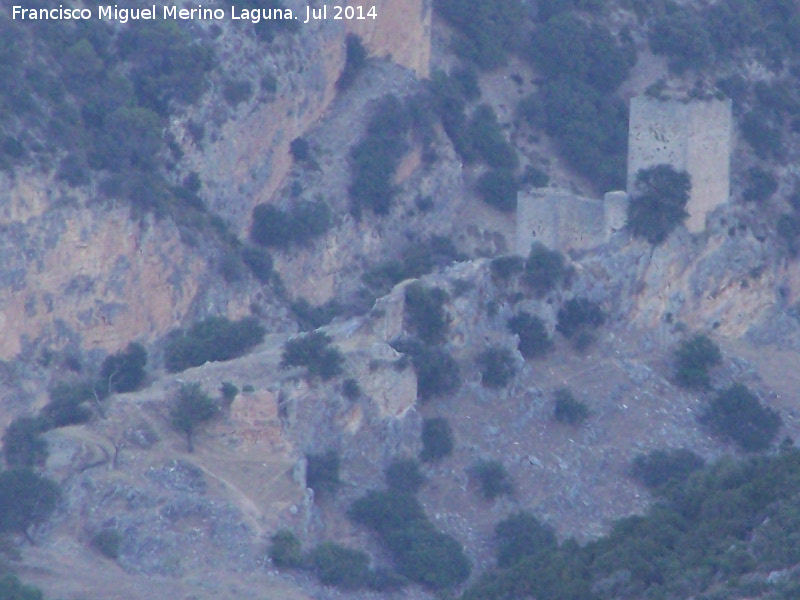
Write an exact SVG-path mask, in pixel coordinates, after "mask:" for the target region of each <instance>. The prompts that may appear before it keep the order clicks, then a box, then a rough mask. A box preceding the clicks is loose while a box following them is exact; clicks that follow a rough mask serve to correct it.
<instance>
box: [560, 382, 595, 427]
mask: <svg viewBox="0 0 800 600" xmlns="http://www.w3.org/2000/svg"><path fill="white" fill-rule="evenodd" d="M555 396H556V401H555V406H554V408H553V418H554V419H555V420H556V421H558V422H559V423H565V424H567V425H580V424H581V423H583V422H584V421H585V420H586V418H587V417H588V416H589V409H588V408H587V407H586V404H584V403H583V402H581V401H580V400H576V399H575V396H573V395H572V392H571V391H569V390H568V389H566V388H562V389H560V390H556V394H555Z"/></svg>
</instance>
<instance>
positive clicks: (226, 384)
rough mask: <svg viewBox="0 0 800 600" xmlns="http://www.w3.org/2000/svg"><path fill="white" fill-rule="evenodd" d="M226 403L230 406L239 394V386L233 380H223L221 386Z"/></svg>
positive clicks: (221, 392)
mask: <svg viewBox="0 0 800 600" xmlns="http://www.w3.org/2000/svg"><path fill="white" fill-rule="evenodd" d="M219 391H220V394H222V400H223V401H224V403H225V405H227V406H230V405H231V404H232V403H233V401H234V400H235V399H236V396H238V395H239V388H238V387H237V386H236V384H234V383H233V382H232V381H223V382H222V385H221V386H220V388H219Z"/></svg>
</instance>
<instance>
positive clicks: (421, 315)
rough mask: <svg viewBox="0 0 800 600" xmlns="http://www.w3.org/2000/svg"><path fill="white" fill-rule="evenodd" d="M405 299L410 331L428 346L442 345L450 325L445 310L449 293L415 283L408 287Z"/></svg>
mask: <svg viewBox="0 0 800 600" xmlns="http://www.w3.org/2000/svg"><path fill="white" fill-rule="evenodd" d="M404 299H405V305H404V309H405V315H406V321H407V323H408V327H409V329H410V330H411V331H412V332H413V333H414V334H415V335H416V336H417V337H418V338H419V339H421V340H422V341H423V342H425V343H426V344H441V343H442V342H443V341H444V339H445V334H446V332H447V326H448V324H449V323H448V318H447V313H446V312H445V309H444V303H445V301H446V300H447V293H446V292H445V291H444V290H443V289H441V288H438V287H429V286H426V285H424V284H422V283H420V282H418V281H415V282H413V283H411V284H409V285H408V286H406V289H405V292H404Z"/></svg>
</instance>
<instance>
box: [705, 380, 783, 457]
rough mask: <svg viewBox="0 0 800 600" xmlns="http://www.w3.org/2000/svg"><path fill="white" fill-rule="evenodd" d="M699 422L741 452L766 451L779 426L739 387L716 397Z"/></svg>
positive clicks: (774, 414)
mask: <svg viewBox="0 0 800 600" xmlns="http://www.w3.org/2000/svg"><path fill="white" fill-rule="evenodd" d="M700 420H701V422H702V423H704V424H705V425H706V426H708V428H709V429H711V431H712V432H714V433H715V434H717V435H720V436H721V437H724V438H727V439H728V440H730V441H732V442H734V443H735V444H736V445H738V446H739V448H741V449H742V450H744V451H745V452H758V451H760V450H766V449H767V448H768V447H769V445H770V444H771V443H772V442H773V440H774V439H775V436H776V435H777V434H778V430H779V429H780V428H781V425H782V424H783V421H782V420H781V417H780V415H779V414H778V413H777V412H776V411H774V410H773V409H771V408H768V407H764V406H762V404H761V403H760V402H759V401H758V398H757V397H756V395H755V394H753V392H751V391H750V390H749V389H747V387H746V386H744V385H742V384H740V383H736V384H734V385H732V386H731V387H729V388H728V389H725V390H722V391H721V392H720V393H719V394H717V396H716V398H714V399H713V400H712V401H711V403H710V404H709V406H708V409H707V410H706V411H705V413H704V414H703V416H702V417H701V418H700Z"/></svg>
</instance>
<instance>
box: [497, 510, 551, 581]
mask: <svg viewBox="0 0 800 600" xmlns="http://www.w3.org/2000/svg"><path fill="white" fill-rule="evenodd" d="M494 531H495V536H496V538H497V566H498V567H501V568H507V567H510V566H512V565H513V564H515V563H517V562H519V560H520V559H522V558H524V557H526V556H532V555H535V554H538V553H540V552H548V551H552V550H554V549H555V548H556V547H557V546H558V543H557V540H556V536H555V533H554V532H553V528H552V527H548V526H547V525H542V523H541V521H539V519H537V518H536V517H534V516H533V515H531V514H529V513H526V512H519V513H515V514H513V515H511V516H509V517H507V518H505V519H504V520H502V521H500V522H499V523H498V524H497V526H496V527H495V530H494Z"/></svg>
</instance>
